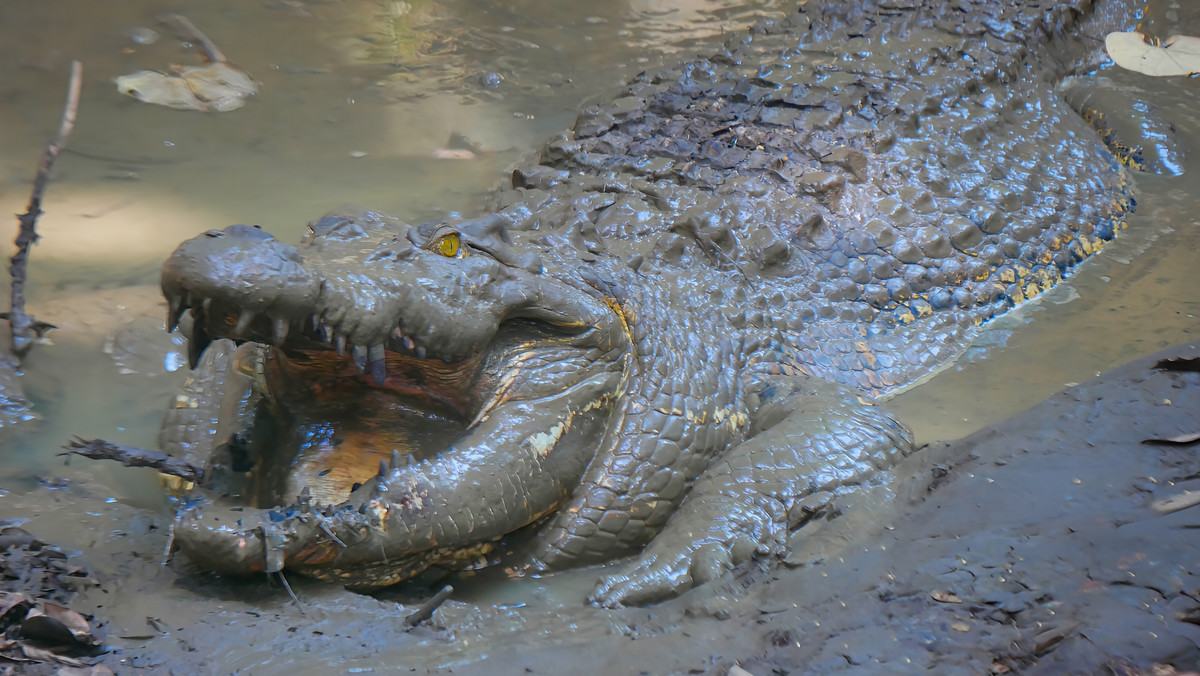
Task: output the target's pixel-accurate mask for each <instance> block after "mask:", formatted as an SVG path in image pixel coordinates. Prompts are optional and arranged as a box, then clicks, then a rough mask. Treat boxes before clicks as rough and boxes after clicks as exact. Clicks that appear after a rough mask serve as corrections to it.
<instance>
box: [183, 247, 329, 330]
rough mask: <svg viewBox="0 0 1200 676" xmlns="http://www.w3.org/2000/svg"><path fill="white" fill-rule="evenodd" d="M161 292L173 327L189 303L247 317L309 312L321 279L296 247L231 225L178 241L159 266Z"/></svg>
mask: <svg viewBox="0 0 1200 676" xmlns="http://www.w3.org/2000/svg"><path fill="white" fill-rule="evenodd" d="M231 282H234V283H231ZM162 290H163V294H164V295H165V296H166V297H167V298H168V299H169V301H170V304H171V310H170V316H169V317H168V318H167V319H168V321H167V323H168V326H169V328H172V329H173V328H174V327H175V325H176V324H178V322H179V317H180V315H181V314H182V312H183V310H184V309H185V308H186V307H188V306H192V307H197V306H198V307H202V308H204V309H205V310H206V311H212V310H214V309H215V310H218V311H219V310H221V309H224V308H227V307H228V308H236V309H237V311H238V312H239V313H248V314H244V316H246V317H253V316H254V315H255V314H258V313H264V312H265V313H267V314H268V315H270V316H273V317H279V318H284V319H290V318H291V317H294V316H298V315H299V316H303V315H305V314H308V313H310V312H311V308H312V306H313V304H314V303H315V301H316V299H317V297H318V295H319V293H320V281H319V280H318V279H317V277H316V276H315V275H314V274H313V272H312V271H310V270H309V269H308V268H306V267H305V265H304V257H303V256H301V255H300V252H299V251H297V250H296V247H294V246H291V245H288V244H284V243H283V242H280V241H279V240H277V239H275V237H274V236H272V235H271V234H270V233H268V232H266V231H264V230H262V229H261V228H258V227H252V226H247V225H231V226H229V227H227V228H225V229H224V230H209V231H208V232H206V233H204V234H203V235H201V236H199V237H193V238H192V239H190V240H188V241H186V242H184V243H183V244H181V245H180V246H179V248H178V249H176V250H175V253H173V254H171V257H170V258H168V259H167V262H166V263H164V264H163V275H162ZM214 304H215V305H216V307H215V308H214V307H213V306H214ZM241 321H243V322H248V321H249V319H243V320H241Z"/></svg>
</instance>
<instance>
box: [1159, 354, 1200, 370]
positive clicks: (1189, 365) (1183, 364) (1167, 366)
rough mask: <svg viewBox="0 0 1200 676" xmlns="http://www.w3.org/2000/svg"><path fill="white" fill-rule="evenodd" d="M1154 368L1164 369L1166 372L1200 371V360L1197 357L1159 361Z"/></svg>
mask: <svg viewBox="0 0 1200 676" xmlns="http://www.w3.org/2000/svg"><path fill="white" fill-rule="evenodd" d="M1154 368H1156V369H1163V370H1164V371H1200V359H1197V358H1195V357H1171V358H1170V359H1159V360H1158V363H1156V364H1155V365H1154Z"/></svg>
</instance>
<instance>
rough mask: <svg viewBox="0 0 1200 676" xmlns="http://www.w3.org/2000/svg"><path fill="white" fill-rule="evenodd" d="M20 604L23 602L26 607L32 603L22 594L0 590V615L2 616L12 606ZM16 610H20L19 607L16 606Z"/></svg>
mask: <svg viewBox="0 0 1200 676" xmlns="http://www.w3.org/2000/svg"><path fill="white" fill-rule="evenodd" d="M22 604H24V605H25V606H26V607H27V608H28V606H29V605H32V604H31V603H30V601H29V599H28V598H27V597H26V596H25V595H24V594H20V593H17V592H6V591H0V617H4V616H5V615H7V614H8V612H9V611H10V610H12V609H13V608H14V607H16V606H20V605H22ZM17 612H21V609H20V608H18V609H17Z"/></svg>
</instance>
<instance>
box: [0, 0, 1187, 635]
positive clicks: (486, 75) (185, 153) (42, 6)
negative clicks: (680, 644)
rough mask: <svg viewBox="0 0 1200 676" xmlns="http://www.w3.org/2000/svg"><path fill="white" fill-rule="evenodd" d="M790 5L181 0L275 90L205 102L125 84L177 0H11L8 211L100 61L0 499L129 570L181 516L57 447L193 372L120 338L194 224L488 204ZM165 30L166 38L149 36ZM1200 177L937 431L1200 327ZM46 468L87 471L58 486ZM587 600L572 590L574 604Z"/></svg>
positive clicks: (2, 510)
mask: <svg viewBox="0 0 1200 676" xmlns="http://www.w3.org/2000/svg"><path fill="white" fill-rule="evenodd" d="M783 6H785V5H784V4H782V3H781V4H776V3H775V2H773V1H772V0H763V1H761V2H759V1H751V2H737V1H736V0H712V1H705V0H678V1H673V0H628V1H620V0H601V1H600V2H596V1H592V0H589V1H588V2H560V1H553V0H516V1H514V2H508V3H500V2H498V1H475V2H470V1H467V0H458V1H456V2H422V1H421V0H411V1H408V2H368V1H366V0H347V1H344V2H334V1H332V0H313V1H311V2H299V1H296V0H282V1H269V2H259V3H243V2H233V1H232V0H220V1H213V2H206V3H194V5H186V6H180V5H179V4H178V3H172V4H171V6H170V7H169V9H171V10H173V11H181V12H183V13H184V14H186V15H187V16H188V17H189V18H191V19H192V20H193V21H194V22H195V23H196V24H197V25H198V26H200V27H201V28H202V29H203V30H204V31H205V32H207V33H208V34H209V35H210V36H211V37H212V38H213V40H214V41H215V42H216V43H217V45H218V46H220V47H221V49H222V50H224V52H225V53H226V55H227V56H228V58H229V59H230V60H231V61H232V62H234V63H236V64H237V65H238V66H240V67H241V68H244V69H245V70H246V71H248V72H250V73H251V74H252V75H253V76H254V77H255V78H256V79H257V80H258V82H259V83H260V85H261V87H260V91H259V94H258V96H257V97H255V98H254V99H252V100H251V101H250V102H249V104H248V105H247V106H246V107H245V108H243V109H241V110H238V111H234V112H230V113H223V114H201V113H193V112H182V111H177V110H170V109H166V108H158V107H154V106H150V105H146V104H143V103H139V102H136V101H133V100H132V99H128V98H125V97H123V96H121V95H120V94H118V93H117V91H116V89H115V87H114V86H113V84H112V83H111V82H110V81H109V80H110V79H111V78H112V77H115V76H117V75H121V74H125V73H130V72H133V71H136V70H140V69H142V68H165V67H166V66H167V65H168V64H171V63H196V62H197V61H196V60H195V59H196V57H195V56H194V54H193V53H192V52H191V51H190V50H189V49H186V48H184V47H182V46H181V45H180V42H179V40H177V39H175V38H174V36H173V35H172V34H171V33H170V31H169V29H166V28H163V27H161V26H159V25H158V24H157V23H156V22H155V20H154V17H155V16H156V14H157V13H159V12H161V11H163V10H164V9H168V7H165V6H164V5H162V4H161V3H157V2H151V1H150V0H132V1H130V2H123V3H103V4H100V3H94V2H87V1H86V0H62V1H60V2H54V3H4V4H0V147H2V148H4V150H5V152H4V153H3V154H2V155H0V212H4V213H18V212H21V211H23V210H24V202H25V200H27V199H28V182H29V180H30V177H31V174H32V173H33V170H34V166H35V163H36V162H37V159H38V157H39V155H40V153H41V152H42V149H43V144H44V143H45V141H46V140H47V139H48V138H49V137H50V135H51V134H52V133H53V131H54V129H55V128H56V127H57V123H58V117H59V112H60V109H61V105H62V96H63V92H64V90H65V82H66V64H67V63H68V62H69V60H70V59H71V58H80V59H81V60H83V62H84V66H85V74H86V83H85V86H84V94H83V99H82V103H81V106H80V110H79V121H78V124H77V127H76V130H75V134H74V136H73V138H72V140H71V150H72V151H73V152H71V153H68V154H64V155H63V156H62V157H60V159H59V161H58V164H57V165H56V171H55V178H56V181H55V182H54V183H53V184H52V185H51V187H50V189H49V191H48V194H47V203H46V208H47V215H46V216H45V217H44V218H43V220H42V222H41V223H40V230H41V234H42V237H43V240H42V241H41V242H40V243H39V246H38V247H37V248H36V249H35V250H34V252H33V266H32V271H31V275H32V277H31V294H32V296H31V299H30V309H31V311H32V312H33V313H35V314H36V315H37V316H38V317H39V318H41V319H45V320H47V321H51V322H53V323H55V324H58V325H59V326H60V327H61V328H60V329H59V330H58V331H56V332H54V334H53V336H52V338H53V341H54V343H53V344H51V345H42V346H39V347H38V348H37V349H35V350H34V352H33V355H32V358H31V359H30V360H29V362H28V364H27V369H26V370H27V374H26V376H25V380H26V387H27V389H28V391H29V393H30V394H31V396H33V397H34V398H35V400H36V402H37V407H38V412H39V413H40V414H41V416H42V418H43V419H42V420H41V421H40V422H38V423H35V424H31V425H28V426H26V427H23V428H20V429H18V430H16V431H15V432H14V431H7V432H5V433H4V435H5V436H4V437H3V440H4V445H3V450H2V451H0V452H2V453H3V454H4V458H3V468H2V469H0V486H2V487H3V489H4V490H6V491H8V492H7V494H0V517H12V516H21V517H25V518H30V519H33V522H32V523H31V524H29V525H28V526H27V528H29V529H30V530H32V531H34V532H36V533H38V534H39V535H41V536H43V537H45V538H46V539H51V540H54V541H57V542H60V543H63V544H64V545H66V546H68V547H76V548H80V549H88V550H92V551H94V552H97V553H99V554H102V556H101V555H98V556H95V557H94V562H93V563H94V565H95V566H97V567H98V568H99V569H100V571H101V573H102V574H107V575H109V576H111V578H113V579H119V578H120V576H121V575H123V574H125V573H123V572H122V571H123V569H122V565H124V563H127V562H128V561H130V560H133V559H137V560H145V561H153V560H154V559H155V558H156V557H157V555H158V553H157V551H156V549H160V548H161V547H162V545H163V542H164V537H163V535H162V533H161V532H160V531H154V530H153V528H152V527H151V526H150V525H147V524H148V523H150V520H149V518H148V517H146V516H145V515H147V514H148V515H150V516H161V515H162V514H164V513H165V509H166V507H165V505H164V502H163V500H162V498H161V494H160V491H159V489H158V486H157V483H156V480H155V478H154V475H153V473H151V472H149V471H138V470H128V469H124V468H120V467H118V466H116V464H115V463H109V464H104V463H84V462H76V463H73V464H71V465H69V466H66V465H64V464H63V463H62V461H61V459H60V458H58V457H57V455H56V453H57V452H58V451H57V449H58V447H59V446H60V445H61V444H62V443H63V442H64V440H66V439H67V438H68V437H69V436H70V435H71V434H76V433H78V434H83V435H87V436H102V437H106V438H109V439H112V440H114V441H121V442H126V443H132V444H137V445H143V446H152V445H153V444H154V443H155V433H156V429H157V425H158V421H159V418H160V415H161V414H160V412H161V410H162V407H163V402H164V401H165V400H166V397H167V393H168V392H170V391H171V388H172V387H173V386H174V385H175V383H177V382H178V380H179V379H180V378H181V377H182V374H179V373H175V374H169V373H161V372H160V373H158V374H157V375H153V376H150V375H146V371H147V370H150V369H146V368H141V369H139V368H133V369H132V370H135V371H140V373H136V374H122V373H121V368H120V367H118V366H117V365H115V364H114V363H113V361H112V360H111V359H110V358H109V357H108V356H106V355H105V354H104V353H103V352H102V347H103V345H104V343H105V340H106V338H107V337H108V336H110V335H112V334H113V333H114V332H117V331H120V330H121V329H122V328H123V327H124V325H125V324H126V323H127V322H129V321H136V322H137V323H138V324H139V325H149V324H158V325H161V319H160V317H162V315H163V313H164V308H163V307H162V304H161V302H160V301H159V299H158V296H157V292H156V291H155V290H154V288H153V287H154V286H155V285H156V284H157V275H158V266H159V265H160V262H161V261H162V260H163V258H165V256H166V255H167V253H169V251H170V250H171V249H172V248H173V247H174V246H175V245H176V244H177V243H178V242H180V241H182V240H183V239H185V238H187V237H190V236H192V235H194V234H196V233H198V232H200V231H203V230H205V229H208V228H211V227H223V226H225V225H227V224H230V223H235V222H247V223H257V224H261V225H263V226H264V227H266V228H268V229H270V230H271V231H272V232H274V233H275V234H277V235H279V236H280V237H281V238H283V239H285V240H293V241H294V240H295V239H296V238H298V237H299V235H300V234H301V232H302V230H303V228H304V226H305V224H306V223H307V222H308V221H310V220H313V219H315V218H316V217H318V216H320V214H322V213H323V212H324V211H326V210H328V209H330V208H332V207H335V206H337V205H338V204H341V203H344V202H353V203H359V204H364V205H368V206H370V207H372V208H375V209H379V210H382V211H386V212H390V213H393V214H396V215H397V216H400V217H401V218H403V219H405V220H408V221H411V222H416V221H421V220H426V219H429V218H434V217H439V216H442V215H444V214H445V213H446V212H450V211H459V212H472V211H474V210H475V209H476V205H477V204H478V203H479V202H480V199H481V196H482V194H483V193H484V192H485V191H486V190H487V189H488V188H490V187H491V186H492V185H494V184H495V183H496V181H497V180H498V179H499V178H500V177H502V176H503V175H504V173H505V168H506V167H507V166H508V165H509V164H510V163H511V162H513V161H514V160H516V159H517V158H518V157H519V156H521V155H523V154H526V153H528V152H530V151H531V150H533V149H534V148H536V147H537V145H538V144H539V143H540V142H542V141H543V140H544V139H545V138H547V137H548V136H549V135H551V134H552V133H554V132H556V131H560V130H561V129H564V128H566V127H567V126H568V125H569V124H570V122H571V120H572V119H573V116H574V111H575V110H576V109H577V107H578V106H579V105H580V103H581V102H584V101H586V100H588V99H590V98H594V97H598V96H604V95H607V94H608V93H610V92H612V91H613V90H614V89H615V88H616V87H618V86H619V85H620V83H621V82H622V80H623V79H624V77H625V76H627V75H628V74H630V73H631V72H635V71H636V70H639V69H642V68H647V67H651V66H653V65H655V64H656V63H657V62H659V61H660V60H662V59H670V58H672V57H671V56H670V55H671V54H679V53H683V54H686V53H688V52H690V51H694V50H696V49H698V48H699V46H701V45H704V44H707V43H708V42H710V41H711V36H713V35H715V34H720V33H722V32H728V31H732V30H740V29H741V28H743V27H744V26H745V25H747V24H749V23H750V22H751V21H752V20H753V18H754V17H755V16H758V15H762V14H772V13H773V14H778V13H781V12H782V11H783V10H782V9H781V7H783ZM1193 11H1194V10H1193ZM1191 18H1194V17H1191ZM1186 19H1188V17H1182V18H1180V19H1178V20H1179V21H1181V22H1184V21H1185V20H1186ZM147 30H154V31H158V32H160V33H161V39H158V40H157V41H151V40H149V39H147V36H148V35H149V33H147V32H146V31H147ZM676 58H677V57H676ZM1141 86H1143V87H1144V88H1145V91H1147V92H1148V93H1149V95H1150V96H1151V98H1152V99H1153V100H1154V102H1155V103H1156V104H1157V105H1158V107H1159V109H1160V110H1161V111H1162V112H1163V113H1164V114H1166V115H1167V116H1168V117H1170V118H1171V119H1172V120H1174V121H1175V123H1176V125H1177V126H1178V128H1179V130H1180V132H1181V134H1182V135H1183V136H1184V137H1185V138H1188V139H1191V140H1192V142H1193V143H1192V147H1193V148H1195V147H1200V144H1197V143H1195V141H1196V139H1200V120H1198V118H1197V116H1196V113H1195V112H1194V110H1193V108H1192V107H1191V103H1190V98H1189V97H1191V96H1193V91H1192V90H1193V89H1194V87H1195V86H1196V85H1195V82H1194V81H1185V82H1179V81H1174V82H1147V83H1141ZM452 134H459V135H461V136H463V137H465V138H466V139H468V140H469V141H468V142H465V143H463V142H460V143H458V144H457V146H459V147H456V148H454V149H455V150H469V152H465V153H458V154H450V155H449V156H452V157H470V158H472V159H438V158H437V155H438V151H442V150H446V149H447V148H448V143H449V139H450V137H451V135H452ZM442 156H443V157H444V156H447V155H446V154H445V153H443V154H442ZM1196 176H1200V163H1198V162H1197V161H1196V160H1195V159H1194V158H1193V159H1192V160H1190V161H1189V166H1188V168H1187V173H1186V174H1185V176H1184V177H1183V178H1181V179H1171V178H1161V179H1160V178H1157V177H1147V178H1144V179H1143V180H1141V181H1140V184H1141V186H1142V189H1141V196H1140V205H1139V208H1138V212H1137V214H1136V215H1135V216H1134V218H1133V219H1132V220H1131V221H1130V228H1129V230H1128V231H1127V234H1123V235H1122V238H1121V239H1120V240H1118V241H1117V242H1115V243H1113V244H1111V245H1110V246H1109V247H1107V248H1106V250H1105V252H1104V253H1103V254H1102V255H1101V256H1100V257H1098V260H1096V261H1095V262H1093V263H1091V264H1089V265H1087V266H1085V267H1084V269H1083V270H1081V271H1080V272H1079V273H1077V274H1076V275H1075V276H1074V277H1073V278H1072V280H1071V282H1070V283H1069V284H1066V285H1063V286H1062V287H1060V288H1059V289H1058V290H1056V291H1054V292H1052V293H1050V294H1047V295H1045V296H1043V300H1041V301H1039V302H1038V303H1037V304H1033V305H1031V306H1029V307H1026V308H1025V309H1023V310H1022V311H1021V312H1020V313H1018V314H1016V315H1014V316H1012V317H1008V318H1005V319H1003V320H1001V321H998V322H996V323H995V327H994V328H995V331H994V332H992V333H989V334H986V335H985V337H984V338H983V339H982V340H981V342H980V346H981V347H979V348H977V349H976V350H975V351H973V353H972V354H971V355H970V356H969V357H968V358H967V359H964V360H963V361H961V362H959V363H958V364H956V365H954V366H953V367H951V368H949V369H948V370H947V371H945V372H943V373H942V374H941V375H939V376H938V377H937V378H935V379H933V380H932V382H930V383H929V384H927V385H924V386H921V387H918V388H916V389H914V390H913V391H911V392H908V393H905V394H902V395H900V396H899V397H897V398H896V399H895V400H894V402H893V405H894V407H895V408H896V409H897V410H898V411H899V412H900V413H901V414H902V415H903V416H904V417H905V418H906V419H907V420H908V421H909V422H911V423H912V424H914V426H915V427H916V428H917V431H918V434H919V435H920V436H921V437H922V438H925V439H929V438H934V437H939V438H944V437H953V436H958V435H960V434H963V433H966V432H969V431H971V430H973V429H976V428H978V427H980V426H982V425H985V424H987V423H988V422H990V421H992V420H995V419H998V418H1002V417H1006V416H1008V415H1010V414H1012V413H1014V412H1016V411H1018V410H1020V409H1023V408H1025V407H1027V406H1029V405H1032V404H1034V403H1036V402H1037V401H1038V400H1040V399H1042V398H1044V397H1046V396H1048V395H1049V394H1051V393H1053V392H1054V391H1057V390H1058V389H1061V388H1062V387H1063V386H1064V385H1065V384H1067V383H1070V382H1077V381H1081V380H1084V379H1087V378H1088V377H1091V376H1092V375H1094V374H1095V373H1096V372H1098V371H1101V370H1103V369H1105V368H1108V367H1110V366H1113V365H1116V364H1118V363H1120V362H1123V361H1126V360H1128V359H1130V358H1132V357H1134V356H1137V355H1141V354H1146V353H1149V352H1152V351H1154V350H1157V349H1159V348H1161V347H1164V346H1166V345H1169V344H1172V343H1176V342H1180V341H1183V340H1187V339H1189V338H1195V337H1196V332H1197V319H1196V318H1197V316H1198V315H1200V284H1197V283H1196V281H1195V273H1194V257H1195V254H1194V252H1195V251H1200V227H1197V221H1196V217H1195V214H1197V213H1200V204H1198V203H1197V197H1198V196H1197V195H1196V194H1195V192H1194V191H1193V190H1191V189H1190V188H1189V186H1190V185H1194V183H1193V181H1194V180H1195V177H1196ZM0 226H2V227H0V239H4V240H6V241H11V239H12V236H13V226H15V219H14V220H13V221H12V222H8V223H2V224H0ZM139 336H140V337H139ZM121 337H122V339H121V340H120V341H117V342H116V344H119V345H120V348H121V350H123V351H124V352H125V353H128V352H129V350H130V349H132V350H133V353H134V354H136V353H137V352H138V350H139V349H143V350H144V352H145V353H146V354H151V355H159V356H161V354H163V353H159V352H155V350H166V349H167V348H168V347H169V345H168V344H167V343H166V342H165V341H166V339H165V338H164V337H161V336H158V335H157V334H150V335H149V336H148V337H147V335H146V334H145V333H144V332H143V333H141V334H139V333H138V332H136V331H134V332H125V333H122V334H121ZM139 340H141V341H144V342H143V343H138V341H139ZM110 344H113V342H112V341H110ZM139 344H144V345H146V347H144V348H138V347H137V346H138V345H139ZM977 356H978V357H982V358H976V357H977ZM126 370H130V369H126ZM39 477H41V478H45V479H52V478H56V477H58V478H65V479H66V480H67V485H66V487H65V488H60V489H57V490H50V489H48V488H46V487H45V483H46V482H43V483H39V481H38V478H39ZM112 501H115V503H114V502H112ZM139 515H142V516H139ZM123 538H124V539H123ZM131 548H132V549H131ZM584 577H587V578H588V579H591V578H590V576H588V575H587V574H584ZM541 584H543V585H544V584H545V581H543V582H542V583H541ZM501 593H505V592H501ZM539 593H540V592H539ZM519 595H520V594H516V596H519ZM578 595H579V594H578V592H571V593H569V594H567V596H570V597H571V602H574V599H575V598H577V597H578ZM172 602H173V601H172V600H170V599H168V598H166V597H164V598H162V599H157V600H147V599H144V598H143V599H136V600H135V599H127V600H123V601H121V602H119V603H117V604H115V605H110V606H109V607H107V608H105V609H104V610H103V612H104V613H105V614H106V615H108V616H110V617H126V616H127V617H134V616H136V615H137V614H138V613H139V612H143V611H146V612H144V613H143V614H159V615H172V614H173V613H175V614H176V615H173V616H177V617H179V618H183V617H185V614H184V611H183V610H181V609H180V608H178V607H175V606H172V605H171V604H172ZM109 603H110V604H111V601H110V602H109ZM147 604H149V605H147ZM180 621H183V620H182V619H180Z"/></svg>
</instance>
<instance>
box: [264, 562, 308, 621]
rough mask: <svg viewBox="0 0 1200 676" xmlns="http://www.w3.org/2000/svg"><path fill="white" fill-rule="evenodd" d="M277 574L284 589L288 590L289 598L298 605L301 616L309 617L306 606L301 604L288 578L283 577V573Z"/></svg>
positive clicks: (277, 572) (279, 571) (280, 571)
mask: <svg viewBox="0 0 1200 676" xmlns="http://www.w3.org/2000/svg"><path fill="white" fill-rule="evenodd" d="M275 574H276V575H278V576H279V581H280V582H282V583H283V588H284V589H286V590H287V593H288V596H290V597H292V603H295V604H296V608H297V609H298V610H299V611H300V614H301V615H307V614H308V613H306V612H304V604H302V603H300V597H299V596H296V592H294V591H292V585H290V584H288V581H287V578H286V577H284V576H283V571H282V570H277V571H275ZM268 575H269V573H268Z"/></svg>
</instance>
